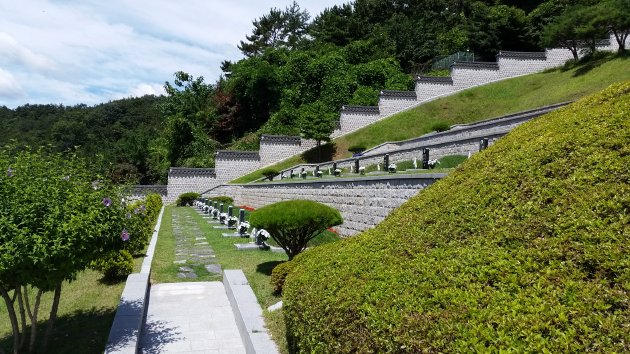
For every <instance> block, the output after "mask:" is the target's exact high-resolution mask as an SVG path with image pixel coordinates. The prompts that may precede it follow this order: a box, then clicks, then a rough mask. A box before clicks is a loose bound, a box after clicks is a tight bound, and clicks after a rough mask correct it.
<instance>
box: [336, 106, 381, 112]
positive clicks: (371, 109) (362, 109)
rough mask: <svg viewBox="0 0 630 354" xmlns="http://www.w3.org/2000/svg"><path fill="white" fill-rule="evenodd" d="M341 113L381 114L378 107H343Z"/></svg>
mask: <svg viewBox="0 0 630 354" xmlns="http://www.w3.org/2000/svg"><path fill="white" fill-rule="evenodd" d="M341 112H345V113H369V114H380V109H379V108H378V106H342V107H341Z"/></svg>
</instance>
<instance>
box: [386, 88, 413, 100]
mask: <svg viewBox="0 0 630 354" xmlns="http://www.w3.org/2000/svg"><path fill="white" fill-rule="evenodd" d="M380 97H392V98H396V97H404V98H413V99H416V98H417V97H418V96H417V94H416V91H396V90H381V94H380Z"/></svg>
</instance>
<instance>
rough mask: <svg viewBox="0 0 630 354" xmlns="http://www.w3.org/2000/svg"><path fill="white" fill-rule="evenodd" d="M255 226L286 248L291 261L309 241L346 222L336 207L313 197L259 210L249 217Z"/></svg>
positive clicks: (280, 203)
mask: <svg viewBox="0 0 630 354" xmlns="http://www.w3.org/2000/svg"><path fill="white" fill-rule="evenodd" d="M249 222H250V224H251V225H252V226H253V227H256V228H258V229H265V230H267V231H268V232H269V233H270V234H271V238H273V239H274V241H276V243H277V244H278V245H279V246H280V247H282V249H284V251H285V252H286V253H287V256H289V260H292V259H293V257H295V256H296V255H298V254H299V253H300V252H302V251H303V250H304V249H305V248H306V245H307V244H308V242H309V241H310V240H312V239H313V238H314V237H315V236H317V235H319V234H321V233H322V232H323V231H324V230H326V229H327V228H329V227H333V226H336V225H339V224H341V223H342V222H343V219H342V217H341V214H339V211H337V210H336V209H334V208H331V207H329V206H327V205H324V204H321V203H317V202H313V201H310V200H288V201H284V202H278V203H274V204H271V205H267V206H265V207H262V208H260V209H257V210H256V211H255V212H253V213H252V214H251V215H250V216H249Z"/></svg>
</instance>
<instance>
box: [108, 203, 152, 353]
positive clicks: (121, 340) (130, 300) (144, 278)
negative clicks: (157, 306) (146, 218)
mask: <svg viewBox="0 0 630 354" xmlns="http://www.w3.org/2000/svg"><path fill="white" fill-rule="evenodd" d="M162 215H164V206H162V209H161V210H160V214H159V216H158V218H157V221H156V223H155V229H154V230H153V235H152V236H151V241H150V242H149V246H148V247H147V253H146V257H145V259H144V261H143V262H142V269H141V271H140V273H133V274H129V276H128V277H127V281H126V282H125V288H124V289H123V292H122V295H121V296H120V302H119V303H118V307H117V308H116V316H115V317H114V322H113V323H112V327H111V329H110V330H109V336H108V337H107V344H106V345H105V351H104V352H105V353H106V354H114V353H115V354H136V353H137V352H138V345H139V344H140V334H141V332H142V325H143V323H144V316H145V314H146V310H147V303H148V300H149V277H150V275H151V262H152V261H153V254H154V253H155V247H156V244H157V238H158V234H159V232H160V226H161V225H162Z"/></svg>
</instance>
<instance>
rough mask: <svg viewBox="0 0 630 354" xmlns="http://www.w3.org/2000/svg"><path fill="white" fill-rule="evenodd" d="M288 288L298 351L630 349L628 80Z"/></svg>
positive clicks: (470, 171)
mask: <svg viewBox="0 0 630 354" xmlns="http://www.w3.org/2000/svg"><path fill="white" fill-rule="evenodd" d="M293 262H295V269H294V270H293V272H291V273H289V275H288V277H287V279H286V283H285V287H284V306H285V308H284V311H285V320H286V324H287V331H288V337H289V341H290V346H291V347H292V348H293V349H294V350H299V351H302V352H318V353H349V352H358V353H384V352H411V353H420V352H430V353H437V352H445V353H464V352H465V353H470V352H480V351H482V352H486V351H488V352H497V351H506V352H507V351H513V352H545V351H546V352H574V353H577V352H587V351H595V352H627V351H630V339H629V338H630V309H629V308H628V307H629V305H630V296H629V295H630V294H629V292H630V82H626V83H623V84H617V85H614V86H612V87H610V88H608V89H606V90H605V91H603V92H601V93H599V94H597V95H594V96H591V97H588V98H585V99H582V100H580V101H578V102H576V103H574V104H572V105H571V106H569V107H566V108H564V109H561V110H559V111H557V112H554V113H551V114H548V115H546V116H543V117H540V118H538V119H536V120H534V121H531V122H529V123H526V124H523V125H522V126H520V127H518V128H516V129H515V130H514V131H513V132H511V133H510V134H509V135H507V136H506V137H505V138H503V139H501V140H500V141H498V142H497V143H496V144H495V145H493V146H491V147H490V148H489V149H487V150H485V151H483V152H482V153H479V154H476V155H474V156H473V157H472V158H471V159H470V160H468V161H466V162H465V163H463V164H462V165H461V166H460V168H459V169H458V170H456V171H455V172H453V173H452V174H450V175H449V176H448V177H446V178H444V179H443V180H441V181H439V182H437V183H435V184H434V185H432V186H431V187H430V188H428V189H427V190H425V191H423V192H421V193H420V194H419V195H417V196H415V197H413V198H412V199H411V200H409V201H408V202H407V203H405V204H404V205H403V206H401V207H400V208H398V209H397V210H396V211H394V212H393V213H392V214H391V216H390V217H388V218H387V219H386V220H385V221H384V222H383V223H381V224H380V225H378V226H377V227H376V228H374V229H372V230H369V231H367V232H364V233H363V234H361V235H358V236H356V237H353V238H351V239H348V240H345V241H342V242H337V243H333V244H328V245H324V246H321V247H318V248H316V249H313V250H307V251H306V252H304V253H303V254H301V255H299V256H298V257H296V258H295V260H294V261H293Z"/></svg>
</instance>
